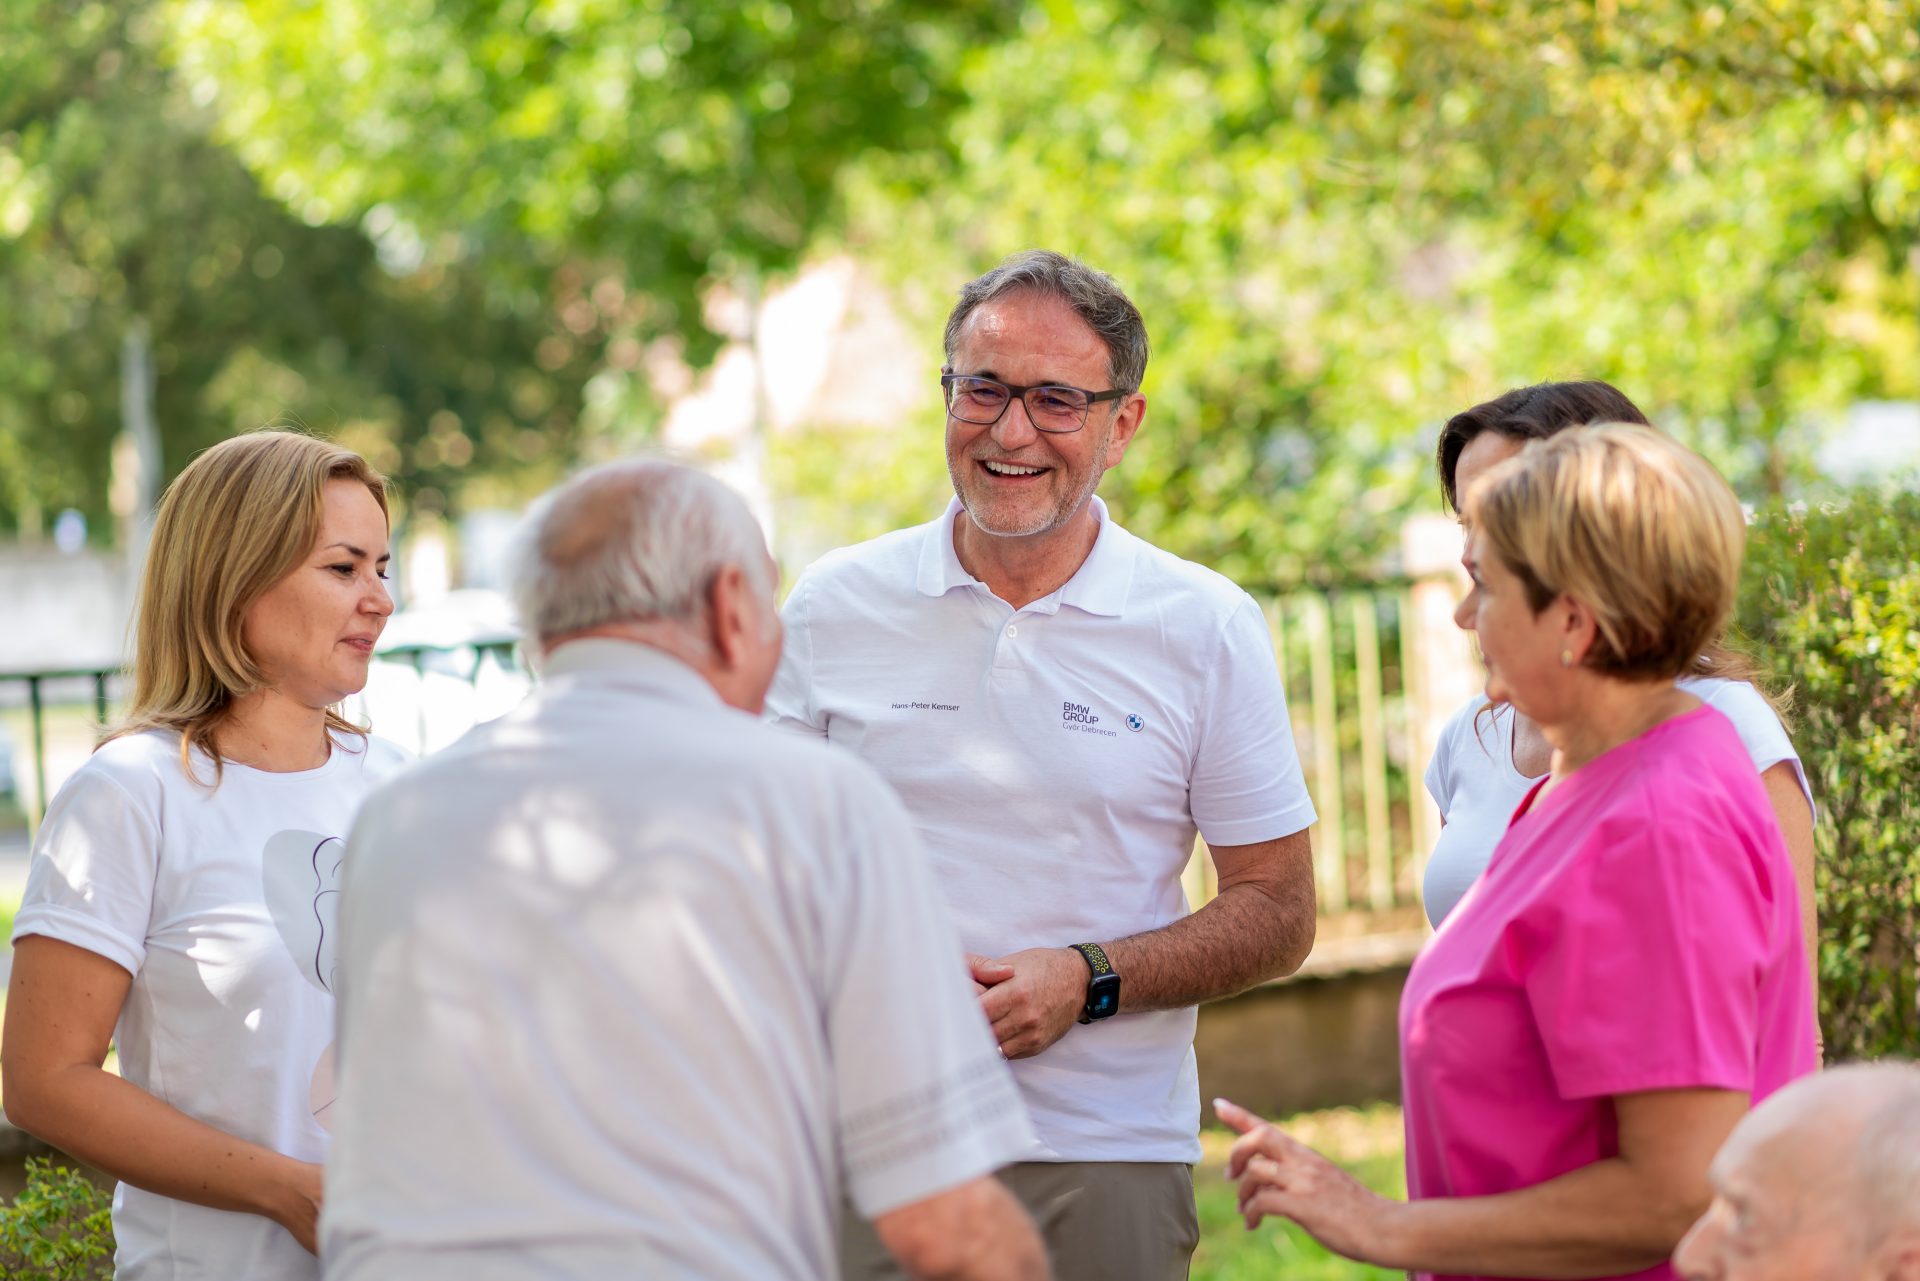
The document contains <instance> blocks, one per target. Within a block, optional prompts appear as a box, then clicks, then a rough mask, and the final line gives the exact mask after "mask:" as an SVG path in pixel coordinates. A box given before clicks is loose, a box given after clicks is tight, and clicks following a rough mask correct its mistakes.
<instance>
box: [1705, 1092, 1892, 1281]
mask: <svg viewBox="0 0 1920 1281" xmlns="http://www.w3.org/2000/svg"><path fill="white" fill-rule="evenodd" d="M1709 1177H1710V1178H1711V1179H1712V1181H1713V1191H1714V1199H1713V1204H1712V1206H1711V1207H1709V1209H1708V1210H1707V1212H1706V1214H1705V1215H1703V1216H1702V1217H1701V1219H1700V1221H1699V1222H1698V1223H1696V1224H1694V1226H1693V1231H1691V1232H1689V1233H1688V1234H1687V1237H1686V1240H1684V1241H1682V1242H1681V1243H1680V1248H1679V1250H1677V1251H1676V1252H1675V1253H1674V1256H1673V1260H1674V1266H1675V1267H1676V1268H1678V1269H1679V1271H1680V1273H1681V1275H1682V1276H1685V1277H1686V1278H1688V1281H1915V1279H1916V1278H1920V1068H1915V1067H1914V1066H1913V1065H1911V1064H1906V1063H1877V1064H1855V1065H1853V1066H1849V1067H1840V1068H1834V1069H1833V1070H1831V1071H1828V1072H1823V1073H1821V1074H1819V1075H1818V1076H1812V1077H1806V1078H1804V1079H1802V1080H1800V1081H1797V1082H1795V1083H1794V1084H1792V1085H1790V1086H1788V1087H1787V1088H1786V1089H1784V1090H1781V1091H1780V1092H1779V1093H1777V1094H1775V1095H1773V1096H1772V1097H1771V1098H1769V1099H1768V1100H1767V1101H1766V1102H1764V1103H1762V1104H1761V1105H1760V1106H1759V1107H1757V1108H1755V1109H1754V1110H1753V1111H1752V1112H1750V1113H1748V1114H1747V1116H1746V1117H1745V1118H1744V1119H1743V1120H1742V1121H1741V1122H1740V1124H1739V1125H1738V1126H1737V1127H1735V1129H1734V1131H1733V1134H1732V1135H1731V1136H1730V1137H1729V1138H1728V1139H1727V1142H1726V1144H1725V1145H1724V1146H1723V1147H1722V1148H1721V1149H1720V1155H1719V1156H1718V1157H1716V1158H1715V1159H1714V1163H1713V1169H1712V1171H1711V1173H1710V1175H1709Z"/></svg>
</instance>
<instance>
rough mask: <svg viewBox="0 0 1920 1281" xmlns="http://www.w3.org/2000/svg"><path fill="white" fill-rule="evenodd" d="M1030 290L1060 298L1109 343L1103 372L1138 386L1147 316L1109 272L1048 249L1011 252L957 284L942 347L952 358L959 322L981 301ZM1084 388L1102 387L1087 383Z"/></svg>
mask: <svg viewBox="0 0 1920 1281" xmlns="http://www.w3.org/2000/svg"><path fill="white" fill-rule="evenodd" d="M1023 290H1030V291H1032V292H1034V293H1039V294H1044V295H1046V296H1048V297H1052V298H1058V299H1059V300H1060V301H1062V302H1064V303H1066V304H1067V306H1069V307H1071V308H1073V310H1074V314H1076V315H1078V316H1079V317H1080V319H1082V320H1084V321H1086V322H1087V326H1088V327H1089V328H1090V329H1092V330H1093V332H1094V333H1096V334H1098V335H1099V336H1100V341H1101V342H1103V343H1105V344H1106V345H1107V377H1108V378H1109V379H1110V380H1111V381H1112V383H1113V385H1114V386H1115V387H1116V388H1118V389H1120V390H1122V391H1139V390H1140V380H1141V379H1142V378H1144V377H1146V374H1147V322H1146V321H1144V320H1142V319H1141V318H1140V309H1139V308H1138V307H1135V306H1134V305H1133V301H1132V300H1131V299H1129V298H1128V297H1127V295H1126V292H1125V291H1124V290H1122V289H1121V288H1120V286H1119V284H1118V283H1117V282H1116V281H1115V280H1114V278H1113V277H1112V276H1109V275H1108V274H1107V273H1106V272H1104V271H1096V270H1094V269H1093V268H1092V267H1089V266H1087V265H1086V264H1085V263H1083V262H1080V261H1078V260H1076V259H1073V258H1069V257H1067V256H1066V255H1065V254H1062V253H1055V252H1054V251H1053V250H1051V249H1028V250H1025V251H1024V252H1022V253H1017V254H1014V255H1013V256H1012V257H1011V258H1008V259H1006V260H1005V261H1004V262H1002V263H1001V264H1000V265H999V266H997V267H995V268H994V269H993V270H992V271H989V272H988V273H987V274H986V275H984V276H979V277H976V278H975V279H973V280H969V281H968V282H967V283H966V284H965V285H962V286H961V287H960V300H959V301H958V302H956V303H954V305H953V311H952V312H951V313H950V314H949V315H948V316H947V334H946V353H947V360H948V361H949V362H951V361H952V360H953V349H954V345H955V344H956V343H957V342H958V341H959V339H960V327H961V326H962V325H964V324H966V322H967V317H968V316H970V315H972V314H973V310H974V308H976V307H978V306H979V305H980V304H981V303H984V302H991V301H993V300H994V299H996V298H1003V297H1005V296H1006V295H1008V294H1012V293H1019V292H1021V291H1023ZM1088 390H1090V391H1093V390H1100V389H1099V388H1089V389H1088Z"/></svg>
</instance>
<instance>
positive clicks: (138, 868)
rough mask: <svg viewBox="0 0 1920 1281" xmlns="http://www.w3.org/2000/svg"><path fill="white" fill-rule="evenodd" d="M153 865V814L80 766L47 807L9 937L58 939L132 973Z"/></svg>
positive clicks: (156, 839)
mask: <svg viewBox="0 0 1920 1281" xmlns="http://www.w3.org/2000/svg"><path fill="white" fill-rule="evenodd" d="M159 865H160V829H159V827H158V825H157V824H156V823H155V822H154V820H153V816H152V815H151V814H150V813H149V812H148V810H147V809H146V807H143V806H141V805H140V804H139V803H138V802H136V801H135V800H134V799H133V797H131V796H129V795H128V794H127V791H126V789H125V788H123V787H122V786H121V785H120V784H119V783H118V782H116V781H115V780H114V779H113V778H111V777H110V776H108V775H107V774H106V772H105V771H103V770H101V769H98V768H92V769H89V768H86V767H84V766H83V767H82V768H81V769H80V771H79V772H78V773H76V774H75V775H74V776H73V777H72V778H70V779H68V780H67V785H66V786H65V787H63V788H61V789H60V792H59V795H57V796H55V797H54V798H53V804H52V805H50V806H48V807H47V817H46V820H45V821H44V822H42V823H41V825H40V834H39V836H38V837H37V838H36V839H35V841H34V843H33V861H32V863H31V864H30V865H29V868H28V871H27V888H26V892H25V893H24V894H23V895H22V897H21V900H20V911H19V914H18V915H16V916H15V917H14V918H13V941H14V942H16V943H17V942H19V941H20V940H21V939H23V938H26V937H28V936H29V935H34V934H38V935H42V936H44V937H46V938H53V939H59V940H60V941H61V942H62V943H71V944H72V945H73V946H75V947H79V948H85V949H86V950H87V951H89V952H92V953H94V954H96V955H98V956H104V957H106V958H107V959H108V960H109V961H112V962H113V963H114V964H115V965H118V966H119V967H120V968H121V969H123V970H125V971H126V972H127V973H129V974H138V973H139V972H140V967H141V965H143V964H144V963H145V962H146V959H147V927H148V922H149V920H150V919H151V917H152V914H153V886H154V878H155V876H156V875H157V874H158V871H159Z"/></svg>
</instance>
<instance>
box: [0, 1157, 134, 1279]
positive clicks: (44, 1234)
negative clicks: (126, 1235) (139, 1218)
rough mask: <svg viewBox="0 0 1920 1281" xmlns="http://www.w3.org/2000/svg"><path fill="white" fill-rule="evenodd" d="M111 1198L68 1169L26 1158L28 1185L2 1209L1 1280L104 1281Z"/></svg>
mask: <svg viewBox="0 0 1920 1281" xmlns="http://www.w3.org/2000/svg"><path fill="white" fill-rule="evenodd" d="M111 1276H113V1198H112V1196H111V1195H110V1194H109V1193H108V1192H107V1191H106V1189H104V1188H102V1187H101V1186H100V1185H98V1184H97V1183H95V1182H94V1181H93V1180H92V1179H89V1178H88V1177H87V1176H86V1175H85V1174H83V1173H81V1172H80V1171H79V1170H77V1169H75V1168H74V1167H72V1166H70V1165H57V1164H55V1163H54V1162H52V1161H50V1160H48V1159H47V1158H45V1157H28V1158H27V1186H26V1188H25V1189H24V1190H22V1192H21V1193H20V1195H19V1196H18V1197H16V1198H14V1200H13V1203H12V1204H10V1205H0V1281H107V1278H110V1277H111Z"/></svg>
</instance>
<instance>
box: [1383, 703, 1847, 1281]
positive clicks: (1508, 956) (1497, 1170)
mask: <svg viewBox="0 0 1920 1281" xmlns="http://www.w3.org/2000/svg"><path fill="white" fill-rule="evenodd" d="M1538 791H1539V789H1538V788H1536V789H1534V791H1533V792H1532V793H1529V794H1528V796H1527V798H1526V800H1524V801H1522V802H1521V804H1520V808H1519V810H1518V811H1517V812H1516V813H1515V815H1514V818H1513V822H1512V824H1511V825H1510V826H1509V827H1508V829H1507V834H1506V836H1505V837H1504V838H1503V839H1502V840H1501V842H1500V844H1499V846H1498V848H1497V849H1495V851H1494V853H1493V859H1492V862H1491V863H1490V864H1489V865H1488V867H1487V871H1486V873H1485V875H1483V876H1482V877H1481V878H1480V880H1479V881H1478V882H1477V883H1475V885H1474V886H1473V887H1472V888H1471V889H1470V890H1468V892H1467V895H1466V897H1465V898H1464V899H1463V900H1462V901H1461V903H1460V905H1459V907H1457V908H1456V909H1455V910H1454V911H1453V913H1452V914H1451V915H1449V916H1448V917H1447V919H1446V922H1445V923H1444V924H1443V925H1442V926H1441V928H1440V931H1439V933H1438V934H1436V935H1435V936H1434V938H1433V941H1432V942H1431V943H1430V944H1429V945H1428V946H1427V948H1426V950H1425V951H1424V952H1422V953H1421V955H1420V958H1419V960H1418V961H1416V962H1415V963H1414V966H1413V972H1412V973H1411V974H1410V975H1409V976H1408V979H1407V984H1406V989H1405V992H1404V993H1403V995H1402V997H1401V1002H1400V1058H1401V1063H1400V1067H1401V1081H1402V1085H1403V1089H1404V1092H1405V1104H1406V1130H1407V1186H1408V1191H1409V1193H1410V1195H1412V1196H1413V1197H1415V1198H1423V1197H1468V1196H1485V1195H1490V1194H1493V1193H1499V1192H1508V1191H1512V1190H1514V1189H1517V1188H1523V1187H1528V1186H1530V1185H1532V1184H1536V1183H1542V1182H1545V1181H1546V1180H1548V1179H1552V1178H1555V1177H1557V1176H1559V1175H1562V1174H1565V1173H1567V1172H1568V1171H1571V1170H1576V1169H1579V1168H1580V1167H1581V1166H1584V1165H1588V1164H1591V1163H1592V1162H1595V1161H1599V1160H1603V1159H1605V1158H1607V1157H1611V1156H1616V1155H1618V1153H1619V1135H1618V1132H1617V1126H1616V1122H1615V1117H1614V1110H1613V1096H1615V1095H1619V1094H1633V1093H1638V1092H1640V1091H1645V1090H1666V1089H1681V1088H1688V1087H1694V1088H1709V1089H1723V1090H1738V1091H1744V1092H1746V1093H1747V1094H1749V1095H1751V1097H1752V1100H1753V1102H1755V1103H1757V1102H1759V1101H1760V1100H1761V1099H1763V1098H1765V1097H1766V1096H1767V1095H1769V1094H1771V1093H1772V1092H1773V1091H1775V1090H1777V1089H1779V1088H1780V1087H1781V1086H1783V1085H1785V1084H1787V1083H1788V1082H1789V1081H1792V1080H1793V1079H1795V1078H1796V1077H1799V1076H1802V1075H1805V1074H1806V1073H1808V1072H1811V1071H1812V1070H1813V1069H1814V1067H1815V1066H1816V1064H1815V1060H1814V1051H1813V1045H1814V1033H1813V1027H1812V1013H1811V1005H1812V995H1811V993H1810V992H1809V990H1808V977H1807V964H1806V960H1805V956H1804V948H1803V947H1802V945H1801V935H1800V908H1799V899H1798V895H1797V893H1796V891H1795V888H1794V878H1793V869H1792V866H1791V864H1790V863H1789V861H1788V858H1787V850H1786V844H1785V842H1784V841H1783V840H1782V839H1781V836H1780V829H1779V827H1778V825H1777V824H1776V823H1775V821H1774V816H1773V811H1772V809H1771V808H1769V806H1768V803H1767V796H1766V792H1765V790H1764V789H1763V787H1762V785H1761V783H1760V780H1759V778H1758V777H1757V776H1756V775H1755V774H1754V771H1753V765H1752V763H1751V762H1750V761H1749V760H1748V758H1747V753H1746V751H1745V749H1744V748H1743V747H1742V746H1741V743H1740V738H1739V736H1738V735H1737V734H1736V733H1735V732H1734V729H1733V726H1732V725H1731V724H1730V723H1729V722H1728V721H1727V719H1726V717H1724V716H1722V715H1721V714H1720V713H1719V712H1717V711H1715V710H1713V709H1712V708H1711V707H1704V706H1703V707H1700V708H1696V709H1695V710H1693V711H1691V712H1687V713H1685V714H1684V715H1681V716H1676V717H1674V718H1673V719H1671V720H1668V721H1665V722H1662V723H1661V724H1659V725H1657V726H1655V727H1654V728H1653V729H1651V730H1649V731H1648V732H1647V733H1645V734H1642V735H1641V736H1640V737H1639V738H1637V739H1634V740H1633V741H1632V742H1629V743H1624V744H1622V745H1621V746H1619V747H1617V748H1615V749H1613V750H1612V751H1610V752H1607V753H1606V754H1604V755H1602V756H1600V757H1598V758H1596V759H1595V760H1593V761H1590V762H1588V763H1587V764H1586V765H1585V766H1583V767H1581V768H1580V769H1579V770H1577V771H1575V772H1574V773H1573V774H1571V775H1569V776H1568V777H1567V779H1566V781H1565V782H1564V783H1562V784H1561V785H1560V786H1559V787H1558V788H1557V789H1556V790H1555V791H1554V792H1553V794H1552V795H1550V796H1548V797H1547V798H1546V799H1544V800H1543V801H1541V802H1540V803H1539V805H1538V806H1535V805H1534V798H1535V796H1536V795H1537V794H1538ZM1417 1275H1419V1276H1423V1277H1424V1276H1428V1275H1430V1274H1426V1273H1421V1274H1417ZM1633 1275H1634V1276H1635V1277H1642V1278H1659V1279H1662V1281H1665V1279H1667V1278H1673V1277H1674V1276H1675V1275H1676V1274H1675V1273H1674V1271H1673V1269H1672V1268H1671V1267H1669V1266H1668V1265H1666V1264H1662V1265H1660V1266H1658V1267H1655V1268H1651V1269H1649V1270H1647V1271H1645V1272H1640V1273H1635V1274H1633Z"/></svg>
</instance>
